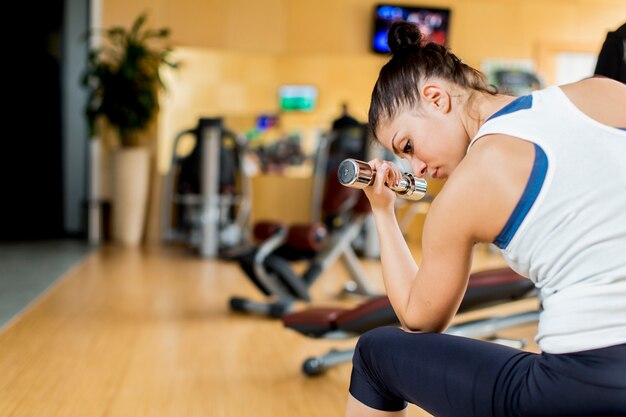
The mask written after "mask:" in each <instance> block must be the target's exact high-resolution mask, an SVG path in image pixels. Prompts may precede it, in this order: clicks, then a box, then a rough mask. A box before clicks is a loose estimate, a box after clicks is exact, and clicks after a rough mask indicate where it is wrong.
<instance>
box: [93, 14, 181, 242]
mask: <svg viewBox="0 0 626 417" xmlns="http://www.w3.org/2000/svg"><path fill="white" fill-rule="evenodd" d="M145 23H146V15H145V14H142V15H140V16H139V17H138V18H137V19H136V20H135V22H134V23H133V24H132V26H131V28H130V29H126V28H123V27H112V28H110V29H105V30H101V31H98V32H97V33H92V34H91V35H98V34H100V35H101V36H103V39H102V41H103V42H102V46H100V47H99V48H96V49H93V50H92V51H91V52H90V54H89V60H88V64H87V69H86V71H85V73H84V76H83V80H82V83H83V85H84V86H86V87H88V88H89V89H90V93H89V98H88V101H87V106H86V115H87V118H88V120H89V123H90V126H91V131H92V136H93V134H94V133H95V132H96V130H98V126H102V124H101V123H98V121H99V120H101V119H104V121H105V123H106V124H108V125H109V126H110V127H111V128H112V130H113V131H114V132H116V133H117V135H116V136H117V137H118V143H119V147H118V148H117V149H116V151H115V152H114V155H113V161H112V173H113V178H112V183H111V189H112V200H113V201H112V202H113V220H112V226H113V230H112V232H113V237H114V239H115V240H116V241H118V242H121V243H123V244H126V245H137V244H139V242H140V241H141V238H142V235H143V228H144V223H145V213H146V206H147V201H148V189H149V171H150V170H149V161H150V157H149V149H148V148H147V147H146V146H142V140H141V138H142V137H143V136H145V135H146V132H147V131H148V129H149V127H150V126H151V124H152V122H153V120H154V118H155V116H156V114H157V113H158V110H159V100H158V98H159V90H162V89H164V88H165V85H164V84H163V82H162V79H161V73H160V71H161V68H162V66H163V65H167V66H169V67H172V68H176V67H177V66H178V63H176V62H173V61H171V60H170V54H171V52H172V50H171V48H169V47H168V46H167V45H166V44H165V41H166V40H167V38H168V36H169V30H168V29H167V28H161V29H148V28H145Z"/></svg>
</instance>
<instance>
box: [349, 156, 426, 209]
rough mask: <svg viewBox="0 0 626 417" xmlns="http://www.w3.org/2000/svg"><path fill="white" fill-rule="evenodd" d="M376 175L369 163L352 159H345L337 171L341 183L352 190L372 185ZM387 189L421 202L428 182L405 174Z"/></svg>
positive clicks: (407, 173) (388, 185)
mask: <svg viewBox="0 0 626 417" xmlns="http://www.w3.org/2000/svg"><path fill="white" fill-rule="evenodd" d="M375 175H376V173H375V172H373V171H372V167H370V166H369V164H368V163H367V162H363V161H359V160H358V159H352V158H349V159H344V160H343V161H342V162H341V164H339V169H338V170H337V177H338V178H339V182H340V183H341V184H342V185H345V186H346V187H352V188H365V187H368V186H370V185H372V184H373V183H374V177H375ZM387 187H389V188H390V189H392V190H393V191H395V192H396V194H398V196H399V197H402V198H405V199H407V200H420V199H421V198H422V197H424V195H426V189H427V187H428V184H427V183H426V180H424V179H422V178H417V177H416V176H415V175H413V174H411V173H409V172H405V173H404V174H402V179H401V180H400V181H399V182H398V183H397V184H392V185H390V184H387Z"/></svg>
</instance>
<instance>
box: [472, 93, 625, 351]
mask: <svg viewBox="0 0 626 417" xmlns="http://www.w3.org/2000/svg"><path fill="white" fill-rule="evenodd" d="M624 111H626V109H624ZM489 134H504V135H509V136H514V137H517V138H520V139H524V140H527V141H529V142H532V143H534V144H535V163H534V166H533V169H532V173H531V175H530V178H529V180H528V183H527V185H526V189H525V191H524V193H523V195H522V197H521V199H520V201H519V202H518V204H517V207H516V208H515V210H514V211H513V213H512V214H511V217H510V218H509V220H508V222H507V224H506V225H505V227H504V228H503V230H502V231H501V233H500V234H499V235H498V237H497V238H496V240H495V241H494V243H495V244H496V245H497V246H498V247H499V248H500V249H501V251H502V253H503V256H504V258H505V259H506V261H507V263H508V264H509V265H510V266H511V268H513V269H514V270H515V271H517V272H518V273H520V274H521V275H524V276H526V277H528V278H530V279H531V280H532V281H533V282H534V283H535V285H536V286H537V288H538V289H539V291H540V297H541V301H542V307H543V310H542V312H541V315H540V320H539V329H538V334H537V337H536V340H537V342H538V343H539V345H540V346H541V349H542V350H543V351H544V352H549V353H566V352H577V351H582V350H589V349H595V348H601V347H606V346H611V345H616V344H621V343H626V131H624V130H623V129H616V128H613V127H610V126H606V125H604V124H602V123H599V122H597V121H595V120H593V119H592V118H590V117H589V116H587V115H586V114H584V113H583V112H581V111H580V110H579V109H578V108H577V107H576V106H575V105H574V104H573V103H572V102H571V101H570V100H569V99H568V97H567V96H566V95H565V93H563V91H562V90H561V89H560V88H559V87H549V88H547V89H545V90H541V91H535V92H533V93H532V94H531V95H528V96H524V97H520V98H518V99H516V100H515V101H513V102H512V103H510V104H509V105H507V106H506V107H504V108H503V109H502V110H500V111H499V112H497V113H496V114H494V115H493V116H491V117H490V118H489V119H488V120H487V121H486V122H485V123H484V124H483V126H482V127H481V128H480V130H479V131H478V133H477V134H476V136H475V137H474V138H473V139H472V141H471V143H470V148H471V146H472V144H473V143H474V142H475V141H476V140H478V139H480V138H481V137H484V136H485V135H489ZM470 148H468V151H469V149H470Z"/></svg>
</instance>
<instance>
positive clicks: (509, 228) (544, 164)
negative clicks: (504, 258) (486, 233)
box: [493, 144, 548, 249]
mask: <svg viewBox="0 0 626 417" xmlns="http://www.w3.org/2000/svg"><path fill="white" fill-rule="evenodd" d="M534 145H535V162H534V163H533V169H532V171H531V173H530V177H529V178H528V183H526V188H525V189H524V193H523V194H522V197H521V198H520V199H519V201H518V202H517V205H516V206H515V210H513V213H512V214H511V217H509V220H507V222H506V224H505V225H504V227H503V228H502V231H501V232H500V233H499V234H498V236H496V238H495V240H494V241H493V243H494V244H495V245H496V246H497V247H499V248H500V249H506V247H507V246H508V245H509V243H510V242H511V239H513V236H515V233H516V232H517V229H519V227H520V225H521V224H522V221H524V219H525V218H526V215H527V214H528V212H529V211H530V209H531V207H532V206H533V204H534V203H535V200H536V199H537V196H538V195H539V192H540V191H541V187H542V186H543V182H544V180H545V179H546V173H547V172H548V157H547V156H546V153H545V152H544V151H543V149H541V147H540V146H539V145H537V144H534Z"/></svg>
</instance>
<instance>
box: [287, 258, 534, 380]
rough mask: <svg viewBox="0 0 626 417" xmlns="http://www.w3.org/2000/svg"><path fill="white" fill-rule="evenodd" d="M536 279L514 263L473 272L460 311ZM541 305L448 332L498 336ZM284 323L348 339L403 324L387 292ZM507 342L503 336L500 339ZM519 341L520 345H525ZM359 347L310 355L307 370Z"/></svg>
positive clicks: (508, 296) (314, 371)
mask: <svg viewBox="0 0 626 417" xmlns="http://www.w3.org/2000/svg"><path fill="white" fill-rule="evenodd" d="M534 292H535V286H534V284H533V283H532V282H531V281H530V280H528V279H526V278H524V277H522V276H521V275H519V274H517V273H516V272H514V271H513V270H511V269H509V268H501V269H493V270H487V271H481V272H477V273H474V274H471V275H470V277H469V282H468V287H467V291H466V293H465V295H464V297H463V301H462V302H461V305H460V307H459V310H458V312H459V313H462V312H467V311H470V310H475V309H478V308H484V307H489V306H493V305H497V304H501V303H503V302H508V301H513V300H518V299H521V298H524V297H528V296H530V295H533V294H534ZM538 318H539V312H538V311H529V312H524V313H520V314H514V315H509V316H502V317H493V318H488V319H481V320H474V321H470V322H467V323H462V324H458V325H455V326H451V327H449V328H448V329H447V330H446V332H445V333H447V334H454V335H459V336H466V337H474V338H481V339H488V340H495V339H497V335H496V333H497V332H498V331H499V330H502V329H505V328H509V327H513V326H518V325H522V324H527V323H533V322H536V321H537V320H538ZM282 320H283V324H284V325H285V327H287V328H290V329H292V330H295V331H297V332H299V333H301V334H303V335H306V336H308V337H313V338H325V339H344V338H349V337H355V336H358V335H360V334H362V333H364V332H366V331H368V330H371V329H374V328H376V327H380V326H387V325H399V321H398V318H397V317H396V315H395V313H394V311H393V308H392V307H391V303H390V302H389V299H388V298H387V296H379V297H375V298H372V299H371V300H369V301H366V302H364V303H362V304H360V305H358V306H357V307H355V308H352V309H348V308H323V307H322V308H310V309H307V310H304V311H300V312H296V313H290V314H287V315H285V316H283V318H282ZM501 341H502V342H504V340H501ZM522 343H523V342H521V341H518V347H520V348H521V347H523V344H522ZM353 352H354V350H353V349H348V350H343V351H339V350H334V349H333V350H331V351H330V352H328V353H327V354H325V355H322V356H319V357H312V358H308V359H307V360H305V362H304V363H303V366H302V370H303V372H304V373H305V374H306V375H318V374H321V373H323V372H324V371H325V370H326V369H328V368H330V367H332V366H335V365H338V364H341V363H344V362H348V361H350V360H351V359H352V354H353Z"/></svg>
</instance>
